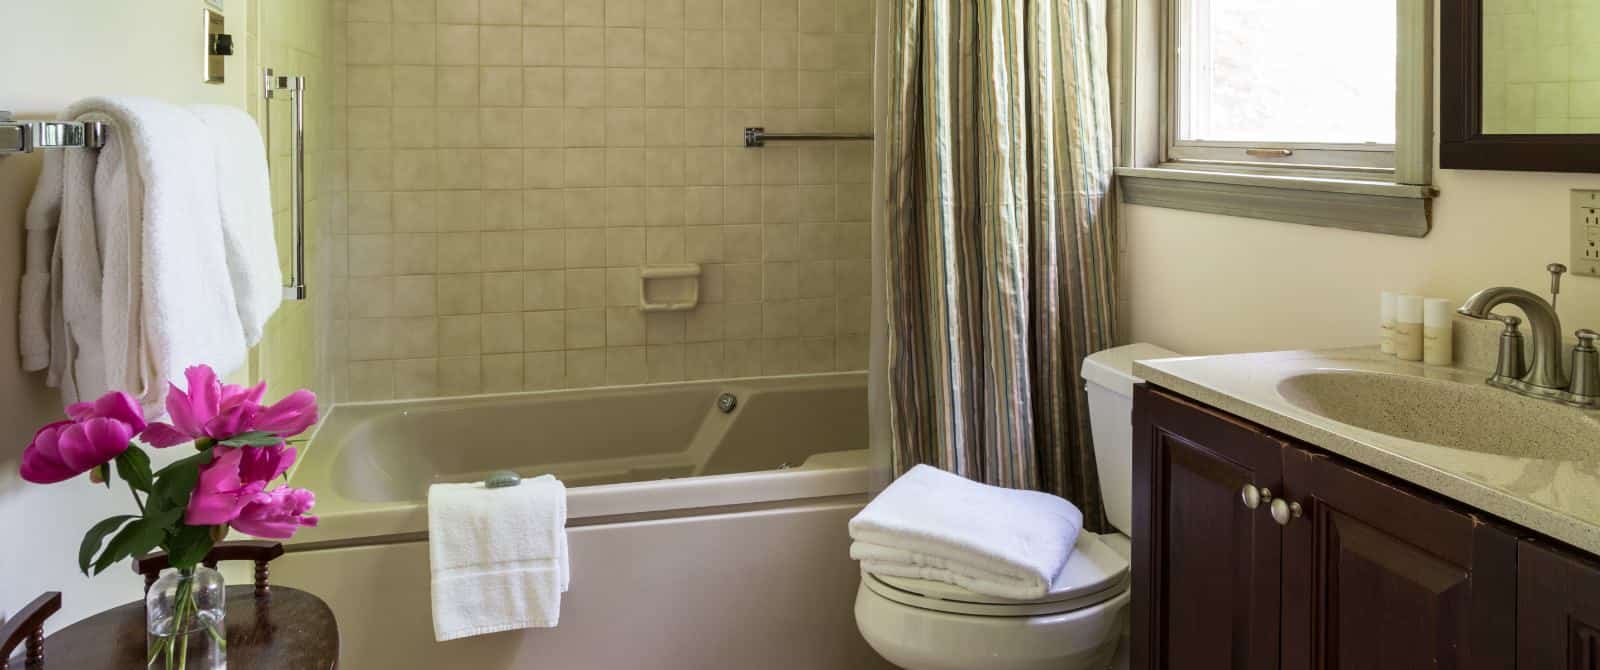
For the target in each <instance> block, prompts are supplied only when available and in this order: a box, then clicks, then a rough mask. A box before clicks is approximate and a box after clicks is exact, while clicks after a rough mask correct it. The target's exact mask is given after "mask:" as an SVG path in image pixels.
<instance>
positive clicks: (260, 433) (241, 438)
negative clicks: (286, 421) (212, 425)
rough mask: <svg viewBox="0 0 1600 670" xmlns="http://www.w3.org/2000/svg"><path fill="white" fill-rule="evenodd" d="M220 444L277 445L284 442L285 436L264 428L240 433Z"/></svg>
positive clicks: (241, 445)
mask: <svg viewBox="0 0 1600 670" xmlns="http://www.w3.org/2000/svg"><path fill="white" fill-rule="evenodd" d="M218 444H223V445H227V446H230V447H276V446H278V445H280V444H283V438H281V437H278V436H277V435H276V434H273V433H269V432H267V431H264V430H252V431H250V432H248V433H239V434H238V435H235V436H233V437H230V438H228V439H226V440H223V441H221V442H219V443H218Z"/></svg>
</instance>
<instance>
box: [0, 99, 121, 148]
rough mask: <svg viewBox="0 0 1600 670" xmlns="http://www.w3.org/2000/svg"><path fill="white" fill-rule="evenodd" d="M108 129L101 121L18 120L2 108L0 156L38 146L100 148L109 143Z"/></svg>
mask: <svg viewBox="0 0 1600 670" xmlns="http://www.w3.org/2000/svg"><path fill="white" fill-rule="evenodd" d="M108 130H109V129H108V128H107V126H106V124H104V123H101V122H99V121H81V122H80V121H17V120H15V117H13V116H12V115H11V112H8V111H5V110H0V156H3V155H6V154H27V153H33V152H34V150H36V149H99V148H100V147H103V146H105V145H106V132H107V131H108Z"/></svg>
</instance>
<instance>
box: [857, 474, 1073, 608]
mask: <svg viewBox="0 0 1600 670" xmlns="http://www.w3.org/2000/svg"><path fill="white" fill-rule="evenodd" d="M1082 529H1083V512H1081V511H1079V510H1078V508H1077V506H1075V505H1073V504H1072V503H1070V502H1067V501H1066V500H1063V499H1061V498H1060V497H1057V496H1054V495H1050V494H1048V493H1041V492H1038V491H1020V490H1015V489H1006V488H1000V487H997V486H989V485H986V484H980V483H978V482H974V481H971V480H968V479H965V478H963V477H960V476H957V475H953V474H950V473H948V472H944V471H942V470H939V469H937V468H933V467H929V466H927V465H918V466H916V467H914V468H912V469H911V470H909V471H907V472H906V473H905V474H904V475H901V476H900V478H899V479H896V480H895V481H894V482H893V483H891V484H889V486H888V488H885V489H884V490H883V492H882V493H879V494H878V497H877V498H874V499H873V500H872V502H871V503H868V504H867V506H866V508H864V509H862V510H861V512H860V513H859V514H857V515H856V516H855V518H853V519H851V520H850V537H851V539H853V540H854V542H853V543H852V544H851V545H850V557H851V558H853V559H856V560H858V561H860V562H861V569H862V570H865V571H867V572H870V573H875V574H881V575H890V576H895V577H911V578H915V579H927V580H932V581H938V582H944V583H947V584H954V585H956V586H960V587H962V588H964V589H967V590H969V591H972V592H974V593H981V594H984V595H990V596H996V597H1000V598H1010V599H1013V600H1032V599H1036V598H1042V597H1044V595H1045V594H1046V593H1048V592H1049V590H1050V585H1051V582H1052V581H1053V580H1054V579H1055V577H1056V575H1058V574H1060V573H1061V568H1062V566H1064V565H1066V563H1067V559H1068V558H1069V557H1070V556H1071V555H1072V548H1073V545H1075V544H1076V543H1077V541H1078V534H1079V533H1080V532H1081V531H1082Z"/></svg>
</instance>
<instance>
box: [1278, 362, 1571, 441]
mask: <svg viewBox="0 0 1600 670" xmlns="http://www.w3.org/2000/svg"><path fill="white" fill-rule="evenodd" d="M1278 393H1279V395H1281V396H1283V398H1284V399H1285V400H1287V401H1289V403H1290V404H1292V405H1294V406H1296V407H1298V408H1300V409H1303V410H1305V411H1307V412H1311V413H1313V414H1317V415H1319V416H1322V417H1324V418H1328V419H1332V420H1334V421H1337V422H1339V423H1343V424H1347V425H1350V426H1355V427H1357V428H1362V429H1366V430H1370V431H1373V432H1376V433H1383V434H1385V435H1390V436H1393V437H1398V438H1402V439H1406V440H1412V441H1415V442H1422V443H1426V444H1432V445H1437V446H1442V447H1451V448H1455V449H1465V450H1468V451H1475V452H1479V453H1485V454H1494V455H1500V456H1510V457H1516V458H1534V459H1544V460H1555V461H1600V421H1596V420H1595V418H1594V416H1593V415H1592V414H1591V413H1588V412H1584V411H1581V410H1577V409H1573V408H1570V407H1566V406H1563V405H1559V404H1556V403H1551V402H1545V401H1542V400H1534V399H1531V398H1525V397H1522V396H1519V395H1516V394H1514V393H1511V392H1508V391H1504V390H1501V389H1496V388H1491V387H1489V386H1487V385H1484V384H1466V383H1462V382H1457V381H1449V380H1444V379H1430V378H1424V377H1412V376H1405V375H1397V374H1387V373H1377V372H1363V371H1357V370H1317V371H1312V372H1303V373H1300V374H1296V375H1294V376H1292V377H1288V378H1286V379H1284V380H1283V381H1281V382H1279V383H1278Z"/></svg>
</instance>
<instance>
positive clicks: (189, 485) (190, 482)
mask: <svg viewBox="0 0 1600 670" xmlns="http://www.w3.org/2000/svg"><path fill="white" fill-rule="evenodd" d="M210 462H211V450H210V449H207V450H205V451H202V452H199V453H197V454H195V455H193V456H189V457H187V458H184V459H180V460H177V461H173V462H172V463H170V464H168V465H167V467H164V468H161V470H160V471H158V472H156V474H155V477H156V482H155V485H153V486H151V487H150V500H149V501H148V502H146V503H145V505H146V511H147V513H148V512H149V511H150V510H166V509H169V508H172V507H177V508H180V509H181V508H183V507H185V506H187V505H188V504H189V494H191V493H193V492H194V487H195V485H196V484H198V483H199V482H200V466H201V465H204V464H207V463H210Z"/></svg>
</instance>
